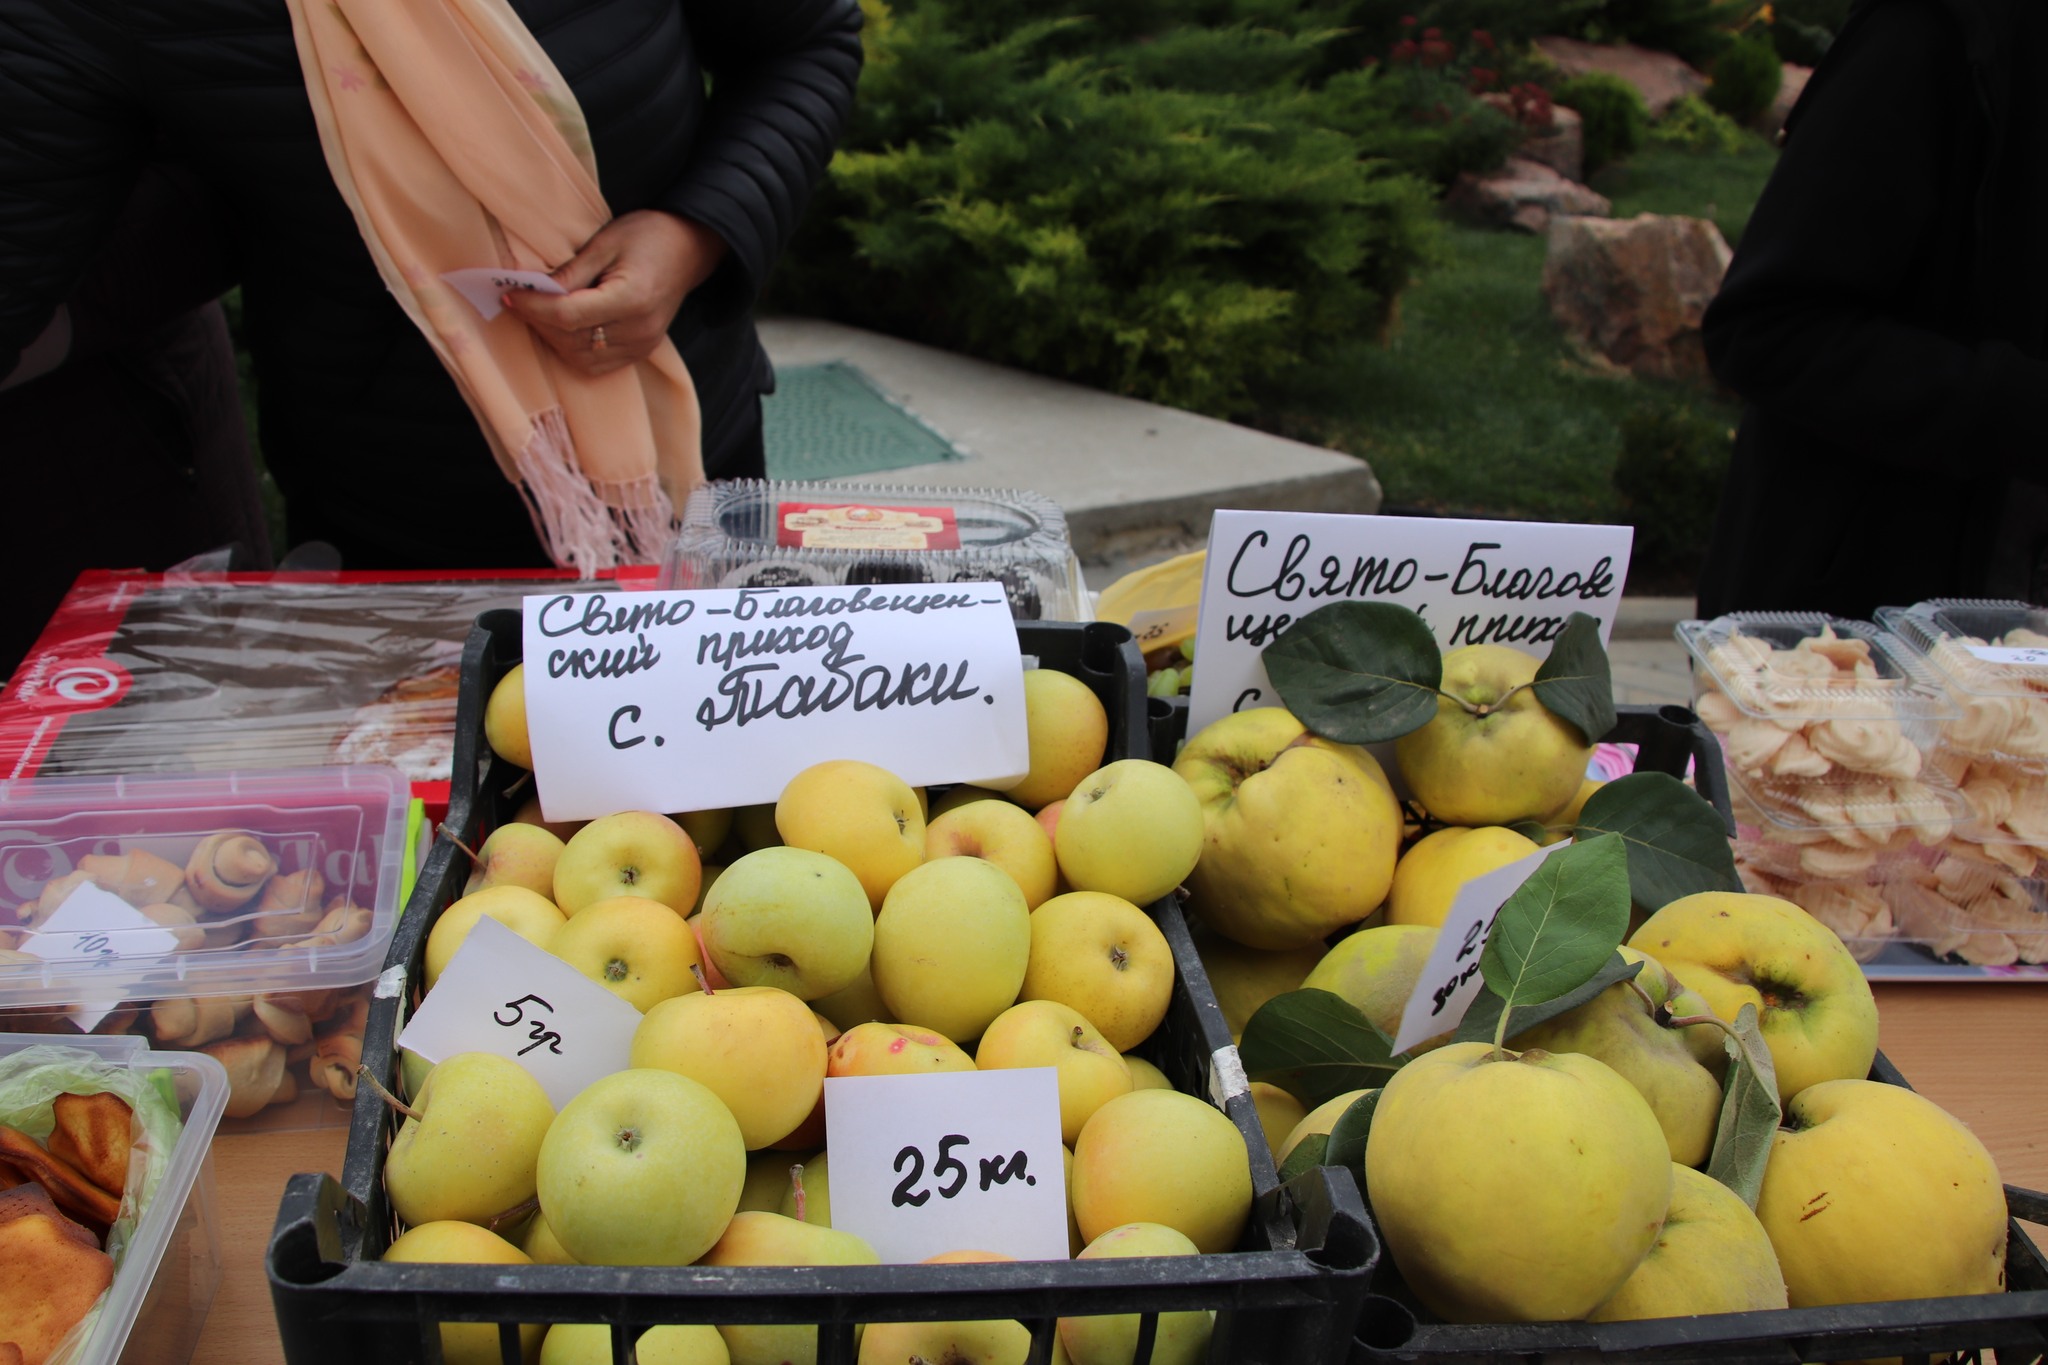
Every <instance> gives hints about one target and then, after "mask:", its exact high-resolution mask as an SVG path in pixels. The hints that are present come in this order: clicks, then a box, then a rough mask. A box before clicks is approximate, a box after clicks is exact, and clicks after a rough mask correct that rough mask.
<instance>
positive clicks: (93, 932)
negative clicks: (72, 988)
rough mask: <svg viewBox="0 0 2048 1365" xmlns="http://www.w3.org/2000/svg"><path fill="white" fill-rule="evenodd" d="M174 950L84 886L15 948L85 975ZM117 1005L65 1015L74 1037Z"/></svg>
mask: <svg viewBox="0 0 2048 1365" xmlns="http://www.w3.org/2000/svg"><path fill="white" fill-rule="evenodd" d="M177 950H178V936H177V935H176V934H174V933H172V932H171V931H170V930H169V929H166V928H165V927H164V926H163V925H161V924H158V923H157V922H156V921H155V920H153V919H151V918H150V917H149V916H147V915H145V914H143V913H142V912H141V911H140V910H137V909H136V908H135V907H134V906H132V905H130V904H129V903H128V902H127V901H124V900H122V899H121V898H120V897H119V896H117V895H115V894H114V893H113V892H111V891H105V890H102V889H101V888H99V887H97V886H94V885H93V884H92V883H91V882H86V883H84V884H83V885H81V886H79V887H78V888H77V889H76V890H74V891H72V893H71V894H70V895H68V896H66V897H65V898H64V903H63V904H62V905H60V906H58V907H57V909H56V911H55V912H54V913H52V914H51V916H50V917H49V918H48V919H46V920H44V921H43V922H42V924H41V925H39V926H38V927H37V929H36V931H35V932H34V933H33V934H31V935H30V936H29V937H28V939H27V940H26V941H25V942H23V944H22V945H21V951H22V952H24V953H27V954H28V955H29V956H31V957H39V958H42V959H43V960H44V961H45V962H76V963H81V964H83V965H84V966H85V967H86V968H87V969H88V970H90V969H93V968H99V967H113V966H115V965H117V964H118V963H119V962H120V961H121V959H122V958H126V957H162V956H163V955H164V954H166V953H174V952H176V951H177ZM120 1003H121V1001H120V998H119V997H118V996H116V997H115V998H114V999H111V1000H86V1001H81V1002H79V1003H78V1004H76V1005H73V1006H71V1007H70V1008H69V1009H67V1010H65V1011H64V1013H65V1014H66V1015H67V1016H69V1017H70V1019H71V1020H72V1022H73V1023H75V1024H77V1025H78V1028H79V1031H80V1032H83V1033H91V1032H92V1031H93V1029H94V1028H96V1027H98V1025H99V1022H100V1020H102V1019H104V1018H106V1017H107V1016H108V1015H109V1014H112V1013H113V1012H114V1009H115V1007H117V1006H118V1005H119V1004H120Z"/></svg>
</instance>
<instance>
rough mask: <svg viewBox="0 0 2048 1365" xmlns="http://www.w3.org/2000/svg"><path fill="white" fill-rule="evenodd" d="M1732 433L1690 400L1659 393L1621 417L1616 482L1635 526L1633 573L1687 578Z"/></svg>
mask: <svg viewBox="0 0 2048 1365" xmlns="http://www.w3.org/2000/svg"><path fill="white" fill-rule="evenodd" d="M1733 437H1734V433H1732V432H1731V431H1730V430H1729V429H1728V425H1727V422H1726V420H1725V419H1717V418H1715V417H1714V416H1712V415H1710V414H1707V413H1703V412H1700V411H1698V410H1697V409H1695V408H1694V407H1693V405H1692V404H1691V402H1689V401H1687V400H1684V399H1680V398H1675V397H1670V396H1659V397H1655V398H1651V399H1649V400H1647V401H1645V402H1644V403H1642V404H1640V405H1639V406H1638V407H1637V408H1636V409H1635V410H1634V411H1633V412H1631V413H1629V414H1628V415H1627V416H1625V417H1623V418H1622V419H1621V454H1620V455H1619V456H1618V457H1617V458H1616V460H1615V464H1614V488H1615V492H1616V493H1618V494H1619V495H1620V498H1621V506H1622V512H1623V515H1624V516H1625V517H1626V519H1627V520H1628V521H1629V523H1630V524H1632V525H1633V526H1634V527H1635V528H1636V539H1635V550H1634V553H1633V555H1632V556H1631V572H1632V573H1633V572H1635V571H1637V570H1640V571H1641V572H1642V573H1643V574H1646V575H1651V576H1672V575H1684V576H1687V577H1690V576H1691V575H1692V574H1693V573H1695V572H1696V571H1697V570H1698V568H1699V564H1700V559H1701V557H1702V556H1703V555H1704V554H1705V553H1706V548H1707V540H1708V537H1709V536H1711V535H1712V534H1713V530H1714V511H1715V509H1716V508H1717V507H1718V506H1719V505H1720V501H1721V485H1722V483H1723V482H1724V481H1725V480H1726V479H1727V477H1728V455H1729V451H1730V449H1731V448H1732V446H1733V444H1734V440H1733Z"/></svg>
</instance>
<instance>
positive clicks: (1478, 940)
mask: <svg viewBox="0 0 2048 1365" xmlns="http://www.w3.org/2000/svg"><path fill="white" fill-rule="evenodd" d="M1570 844H1571V840H1569V839H1566V840H1564V841H1562V842H1560V843H1555V844H1549V845H1546V846H1545V847H1543V848H1539V849H1537V850H1536V851H1535V852H1534V853H1531V854H1529V855H1528V856H1527V857H1524V858H1518V859H1516V860H1515V861H1514V862H1511V863H1509V864H1507V865H1506V866H1505V867H1497V868H1495V869H1494V870H1493V871H1491V872H1482V873H1481V874H1479V875H1478V876H1477V877H1474V878H1473V879H1472V880H1471V881H1469V882H1466V883H1465V884H1464V885H1463V886H1461V887H1459V888H1458V894H1457V895H1455V896H1453V897H1452V898H1451V909H1450V913H1448V914H1447V915H1445V916H1444V926H1443V928H1442V929H1439V930H1438V931H1437V936H1436V946H1435V947H1434V948H1432V949H1430V952H1429V961H1428V962H1426V963H1424V964H1423V967H1422V975H1421V976H1420V977H1419V978H1417V980H1416V982H1415V993H1414V994H1413V995H1411V996H1409V997H1408V1004H1407V1006H1406V1007H1405V1008H1404V1009H1403V1010H1402V1011H1401V1031H1400V1032H1399V1033H1398V1034H1396V1035H1395V1036H1394V1052H1395V1054H1396V1055H1399V1054H1400V1053H1403V1052H1406V1051H1407V1050H1408V1049H1409V1048H1411V1047H1414V1046H1415V1045H1416V1044H1417V1043H1420V1042H1425V1041H1427V1040H1428V1039H1431V1038H1434V1037H1436V1036H1437V1035H1438V1034H1439V1033H1447V1032H1449V1031H1450V1030H1452V1029H1454V1028H1456V1027H1457V1026H1458V1025H1459V1024H1461V1023H1463V1022H1464V1021H1465V1012H1466V1011H1467V1010H1469V1009H1471V1008H1472V1002H1473V1000H1474V999H1476V998H1477V997H1478V995H1479V992H1480V991H1481V990H1482V989H1484V987H1485V984H1486V983H1485V982H1484V981H1483V980H1481V978H1480V975H1479V957H1480V954H1482V953H1484V952H1485V951H1486V940H1487V938H1488V937H1489V936H1490V935H1491V934H1492V933H1493V922H1494V920H1495V919H1497V918H1498V917H1499V915H1500V908H1501V907H1502V906H1503V905H1505V904H1507V900H1508V897H1510V896H1512V895H1514V894H1515V892H1517V891H1519V890H1521V888H1522V883H1523V882H1526V881H1528V880H1529V878H1530V877H1532V876H1534V875H1535V873H1536V869H1537V868H1539V867H1541V866H1543V860H1544V859H1545V858H1548V857H1549V856H1550V855H1551V854H1553V853H1555V852H1557V851H1558V850H1559V849H1562V848H1566V847H1568V846H1569V845H1570Z"/></svg>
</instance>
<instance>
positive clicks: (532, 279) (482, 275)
mask: <svg viewBox="0 0 2048 1365" xmlns="http://www.w3.org/2000/svg"><path fill="white" fill-rule="evenodd" d="M441 278H442V279H443V280H446V281H447V282H448V286H449V287H450V288H451V289H453V290H454V291H455V292H456V293H458V294H460V295H462V297H464V298H465V299H468V300H469V306H470V307H472V308H474V309H476V311H477V312H478V313H480V314H482V315H483V320H484V321H485V322H489V321H490V320H491V319H492V318H495V317H496V316H498V314H500V313H502V312H504V311H505V305H504V304H502V303H500V302H499V300H500V299H502V298H503V297H504V296H505V295H506V294H508V293H510V292H511V291H513V290H514V289H527V290H531V291H532V292H533V293H536V294H566V293H568V292H569V291H568V290H566V289H564V288H562V286H561V285H559V284H556V283H555V279H554V276H552V275H549V274H547V273H546V272H545V271H540V270H499V269H495V268H491V267H484V266H478V267H475V268H473V269H470V270H450V271H448V272H446V273H445V274H443V275H442V276H441Z"/></svg>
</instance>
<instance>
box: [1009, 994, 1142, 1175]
mask: <svg viewBox="0 0 2048 1365" xmlns="http://www.w3.org/2000/svg"><path fill="white" fill-rule="evenodd" d="M974 1064H975V1065H976V1066H977V1067H979V1068H980V1069H981V1070H983V1071H1002V1070H1015V1069H1019V1068H1026V1067H1040V1066H1049V1067H1051V1068H1053V1070H1054V1071H1055V1072H1057V1073H1058V1075H1059V1096H1060V1141H1061V1142H1072V1141H1074V1140H1075V1138H1076V1137H1077V1136H1079V1134H1080V1132H1081V1127H1082V1125H1083V1124H1085V1123H1087V1122H1088V1120H1089V1119H1090V1118H1091V1117H1093V1116H1094V1114H1095V1111H1096V1110H1098V1109H1100V1108H1101V1107H1102V1106H1103V1105H1104V1104H1107V1103H1108V1102H1109V1101H1110V1100H1113V1099H1115V1098H1116V1097H1117V1096H1118V1095H1128V1094H1129V1093H1130V1092H1131V1068H1130V1067H1129V1066H1128V1065H1127V1064H1126V1063H1125V1062H1124V1059H1123V1054H1122V1053H1120V1052H1118V1051H1117V1050H1116V1048H1115V1047H1114V1046H1113V1045H1112V1044H1111V1043H1110V1041H1109V1040H1108V1039H1107V1038H1105V1037H1103V1036H1102V1033H1101V1030H1099V1029H1097V1028H1096V1027H1095V1025H1093V1024H1091V1023H1089V1022H1088V1021H1087V1020H1086V1019H1085V1018H1083V1017H1082V1015H1081V1012H1080V1011H1079V1010H1077V1009H1074V1008H1073V1007H1072V1006H1070V1005H1063V1004H1061V1003H1060V1002H1059V1001H1057V1000H1026V1001H1025V1002H1024V1003H1023V1004H1021V1005H1012V1006H1011V1007H1010V1008H1009V1009H1006V1010H1004V1011H1003V1012H1002V1013H1001V1014H999V1015H997V1016H996V1018H995V1021H994V1022H993V1023H991V1024H990V1025H989V1026H988V1030H987V1031H986V1032H985V1033H983V1034H982V1035H981V1046H980V1047H979V1048H977V1049H976V1050H975V1053H974Z"/></svg>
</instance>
